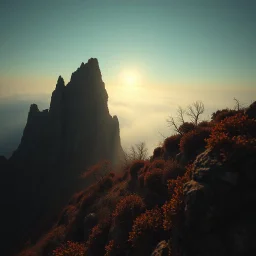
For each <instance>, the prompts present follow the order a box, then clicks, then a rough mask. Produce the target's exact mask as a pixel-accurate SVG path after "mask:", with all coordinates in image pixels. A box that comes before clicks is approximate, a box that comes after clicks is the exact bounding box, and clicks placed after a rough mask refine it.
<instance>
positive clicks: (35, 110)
mask: <svg viewBox="0 0 256 256" xmlns="http://www.w3.org/2000/svg"><path fill="white" fill-rule="evenodd" d="M38 112H39V109H38V106H37V105H36V104H35V103H33V104H31V105H30V109H29V114H34V113H38Z"/></svg>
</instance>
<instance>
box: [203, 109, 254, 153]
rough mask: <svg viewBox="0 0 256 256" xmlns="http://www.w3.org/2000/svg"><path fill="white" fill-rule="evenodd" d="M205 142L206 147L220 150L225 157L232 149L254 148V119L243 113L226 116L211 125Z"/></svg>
mask: <svg viewBox="0 0 256 256" xmlns="http://www.w3.org/2000/svg"><path fill="white" fill-rule="evenodd" d="M206 142H207V148H210V149H212V150H215V151H220V152H221V154H222V155H224V156H225V158H227V157H228V155H230V154H231V152H233V151H234V150H240V152H241V150H242V151H244V150H245V149H247V150H249V151H251V150H256V120H255V119H249V118H248V117H247V116H245V115H243V114H237V115H235V116H231V117H228V118H226V119H224V120H223V121H221V122H220V123H218V124H216V125H215V126H214V127H213V129H212V132H211V135H210V137H209V138H208V139H207V140H206ZM244 152H245V151H244Z"/></svg>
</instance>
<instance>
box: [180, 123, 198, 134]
mask: <svg viewBox="0 0 256 256" xmlns="http://www.w3.org/2000/svg"><path fill="white" fill-rule="evenodd" d="M195 127H196V126H195V125H194V124H193V123H189V122H185V123H183V124H182V125H180V127H179V132H180V133H181V134H184V133H187V132H191V131H193V130H194V129H195Z"/></svg>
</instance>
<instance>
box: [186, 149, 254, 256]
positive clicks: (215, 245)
mask: <svg viewBox="0 0 256 256" xmlns="http://www.w3.org/2000/svg"><path fill="white" fill-rule="evenodd" d="M235 160H236V163H235V164H233V163H231V162H226V163H223V162H221V161H220V160H219V159H218V158H217V157H216V155H215V154H214V153H213V152H211V151H210V150H206V151H205V152H203V153H202V154H200V155H199V156H198V157H197V159H196V160H195V161H194V163H193V166H194V174H193V179H192V180H191V181H189V182H188V183H186V184H185V185H184V197H185V198H184V203H185V211H184V221H183V228H182V231H183V235H182V241H183V244H182V248H186V249H185V251H186V254H185V255H212V256H215V255H216V256H217V255H218V256H220V255H223V256H224V255H234V256H240V255H241V256H242V255H250V254H251V253H252V252H255V250H256V246H255V242H254V241H255V238H256V236H255V229H256V221H255V218H254V217H253V216H255V213H256V211H255V209H254V208H255V207H253V205H254V204H255V203H256V189H255V182H256V175H255V171H254V170H255V166H256V158H255V155H254V156H253V155H248V156H245V157H244V158H243V161H242V163H243V165H242V166H239V164H238V163H239V162H241V160H240V159H238V160H237V159H235Z"/></svg>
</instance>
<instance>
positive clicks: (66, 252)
mask: <svg viewBox="0 0 256 256" xmlns="http://www.w3.org/2000/svg"><path fill="white" fill-rule="evenodd" d="M52 255H53V256H84V255H85V245H84V244H83V243H77V242H72V241H67V243H65V244H62V245H61V246H60V247H58V248H56V249H55V250H53V252H52Z"/></svg>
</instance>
